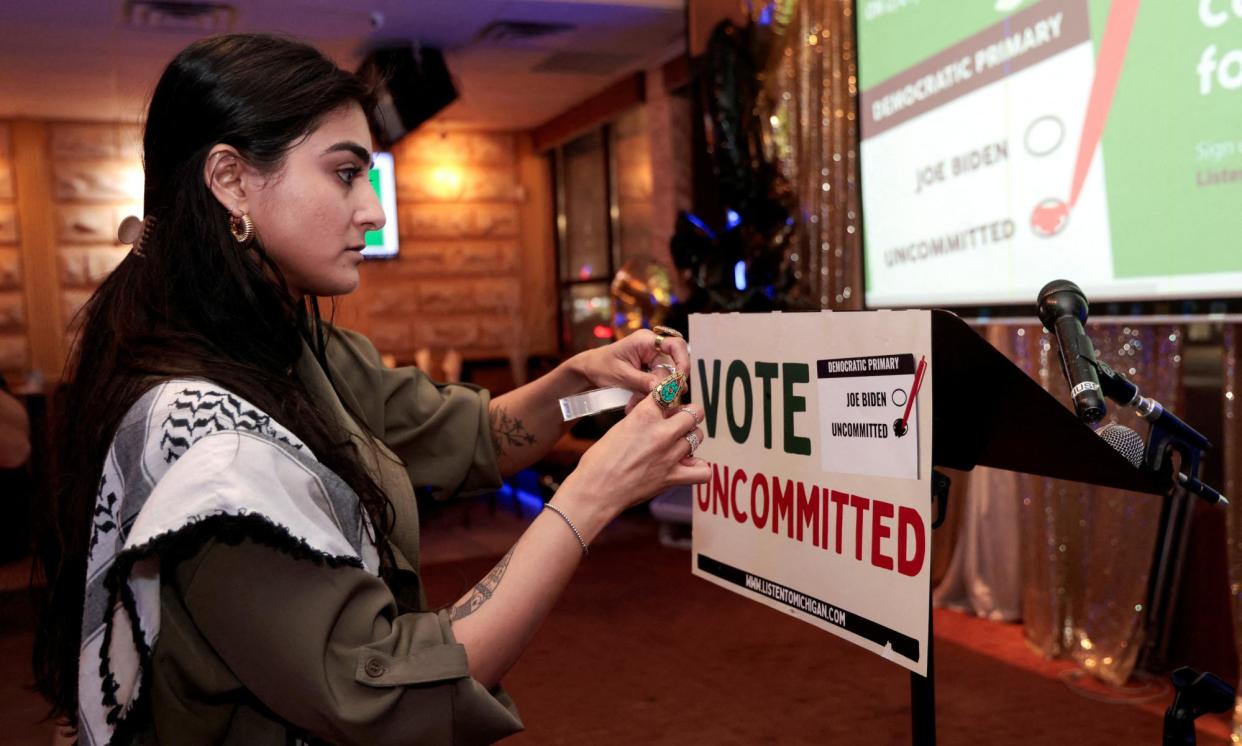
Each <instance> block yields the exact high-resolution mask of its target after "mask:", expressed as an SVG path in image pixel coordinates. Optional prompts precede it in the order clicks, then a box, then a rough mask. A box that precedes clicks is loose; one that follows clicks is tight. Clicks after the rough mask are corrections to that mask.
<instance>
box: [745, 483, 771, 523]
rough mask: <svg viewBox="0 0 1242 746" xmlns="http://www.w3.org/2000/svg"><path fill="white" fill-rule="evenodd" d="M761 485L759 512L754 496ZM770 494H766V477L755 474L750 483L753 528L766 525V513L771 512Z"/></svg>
mask: <svg viewBox="0 0 1242 746" xmlns="http://www.w3.org/2000/svg"><path fill="white" fill-rule="evenodd" d="M760 486H762V487H763V513H762V514H760V513H759V503H758V502H757V501H756V500H755V496H756V495H758V494H759V487H760ZM771 499H772V497H771V495H769V494H768V478H767V477H765V476H763V475H762V474H756V475H755V478H754V480H753V481H751V483H750V517H751V518H752V519H753V520H754V523H755V528H763V527H764V526H766V525H768V513H770V512H772V506H771V505H770V502H771Z"/></svg>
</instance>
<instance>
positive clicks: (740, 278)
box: [733, 260, 746, 290]
mask: <svg viewBox="0 0 1242 746" xmlns="http://www.w3.org/2000/svg"><path fill="white" fill-rule="evenodd" d="M733 284H734V285H735V286H737V289H738V290H745V289H746V262H744V261H740V260H739V261H738V263H737V264H735V265H733Z"/></svg>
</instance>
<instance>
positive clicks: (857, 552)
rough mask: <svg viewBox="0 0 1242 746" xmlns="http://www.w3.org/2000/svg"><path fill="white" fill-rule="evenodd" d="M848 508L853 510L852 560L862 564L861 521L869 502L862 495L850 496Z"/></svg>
mask: <svg viewBox="0 0 1242 746" xmlns="http://www.w3.org/2000/svg"><path fill="white" fill-rule="evenodd" d="M850 507H852V508H853V509H854V559H856V560H858V561H859V562H862V548H863V520H864V519H865V518H866V517H867V509H868V508H869V507H871V501H870V500H868V499H867V498H865V497H863V496H862V495H850Z"/></svg>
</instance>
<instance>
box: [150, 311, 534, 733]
mask: <svg viewBox="0 0 1242 746" xmlns="http://www.w3.org/2000/svg"><path fill="white" fill-rule="evenodd" d="M331 333H332V337H333V338H332V339H331V341H330V343H329V345H328V356H327V357H328V366H329V368H330V370H331V374H332V378H333V380H335V382H336V384H337V388H338V389H339V390H340V391H341V396H340V398H338V397H337V395H336V393H335V391H334V390H333V387H332V385H331V384H330V383H329V380H328V377H327V376H326V375H325V373H324V371H323V369H322V368H321V367H320V365H319V364H318V362H317V361H316V360H315V357H314V355H312V354H311V353H310V351H309V349H306V350H304V353H303V355H302V360H301V362H300V363H299V365H298V367H297V371H296V372H297V375H298V376H300V377H301V378H302V381H303V382H304V383H305V384H306V386H307V387H308V389H309V390H310V392H311V394H312V396H313V397H314V399H315V400H316V403H317V404H318V405H319V406H320V407H322V408H323V409H324V410H325V411H327V412H329V413H331V414H333V415H334V416H335V417H337V418H338V419H339V421H341V422H342V423H344V424H345V425H346V426H347V427H348V428H349V429H350V430H351V432H353V433H354V434H355V437H359V438H361V437H364V436H362V434H361V431H360V430H359V429H358V427H357V425H356V424H355V422H354V420H353V419H352V418H351V417H350V415H349V414H348V413H347V410H346V408H345V407H344V406H343V405H342V399H343V400H344V403H345V404H347V405H348V407H349V409H350V410H352V411H353V412H354V413H356V414H357V416H358V418H359V419H361V420H362V421H363V423H364V424H365V425H366V427H367V428H368V429H369V430H370V431H371V432H372V433H374V434H376V435H377V436H378V437H379V438H381V440H382V441H383V444H384V445H386V446H387V449H391V450H390V451H389V450H387V449H384V456H388V457H390V456H396V457H397V458H398V459H399V461H398V460H397V459H393V458H387V457H380V458H378V459H375V460H374V462H373V463H370V464H369V465H368V466H369V467H370V469H371V471H372V474H373V475H374V476H375V477H376V478H377V479H378V481H379V482H380V483H381V485H382V486H383V488H384V490H385V492H386V494H387V495H388V497H389V499H390V500H391V502H392V503H393V506H394V508H395V512H396V524H395V529H394V531H393V534H392V536H391V543H392V548H393V553H394V556H395V558H396V562H397V566H398V567H399V568H400V572H399V573H398V575H399V579H398V581H396V582H394V584H393V586H392V587H390V586H389V585H387V584H385V583H384V582H383V581H381V580H380V579H378V578H376V577H375V576H374V575H371V574H370V573H368V572H366V571H365V570H363V569H360V568H356V567H329V566H327V565H325V564H319V563H316V562H314V561H312V560H310V559H306V558H297V557H295V556H293V555H291V554H288V553H283V552H281V551H280V550H279V549H276V548H272V547H271V546H267V545H261V544H259V543H255V542H253V541H250V540H242V541H241V542H240V543H230V542H228V541H225V540H224V539H222V538H220V537H217V538H214V539H211V540H208V541H207V542H206V543H205V544H204V545H202V547H201V548H200V549H198V551H197V552H196V553H195V554H193V555H192V556H191V557H190V558H189V559H186V560H183V561H180V562H178V563H176V565H175V567H168V566H165V567H164V568H163V570H162V573H161V576H162V579H161V582H162V586H161V590H160V593H161V626H160V636H159V639H158V642H157V644H156V645H155V647H154V649H153V650H152V669H153V673H152V676H151V691H150V695H151V696H150V705H149V707H150V726H149V727H148V728H145V729H144V733H143V736H142V737H141V739H140V740H142V741H143V742H146V743H159V744H185V745H187V746H189V745H193V744H215V743H224V744H247V745H255V746H264V745H266V744H272V745H273V746H275V745H277V744H280V745H282V746H283V744H287V743H298V742H308V743H318V742H321V741H327V742H331V743H342V744H376V745H379V744H474V743H491V742H493V741H496V740H498V739H500V738H503V737H505V736H507V735H509V734H512V733H515V732H517V731H519V730H521V728H522V723H521V721H520V720H519V719H518V715H517V710H516V708H515V707H514V705H513V703H512V701H511V700H510V699H509V698H508V696H507V695H506V694H505V693H504V692H503V691H501V690H500V689H499V688H497V689H494V690H492V691H490V692H489V691H488V690H486V689H485V688H484V687H483V686H482V685H480V684H479V683H478V682H476V681H474V680H473V679H471V678H470V677H469V673H468V668H467V661H466V652H465V648H464V647H462V646H461V645H460V644H458V643H457V642H456V640H455V638H454V637H453V630H452V627H451V625H450V623H449V617H448V613H447V611H443V610H441V611H432V610H429V609H428V608H427V604H426V600H425V597H424V594H423V591H422V584H421V581H420V580H419V576H418V572H419V538H418V512H417V505H416V502H415V496H414V488H413V485H418V487H419V488H420V489H423V488H426V489H429V490H430V491H431V493H432V494H434V495H436V496H438V497H448V496H460V495H467V494H471V493H478V492H485V491H488V490H491V489H495V488H496V487H497V486H499V484H500V474H499V472H498V469H497V466H496V457H495V453H494V450H493V447H492V445H491V440H490V434H489V424H488V412H487V407H488V401H489V397H488V394H487V393H486V392H484V391H482V390H478V389H476V388H474V387H471V386H463V385H440V384H435V383H433V382H431V381H430V380H429V379H428V378H427V377H426V376H425V375H424V374H423V373H422V372H420V371H418V370H416V369H414V368H402V369H396V370H392V369H386V368H384V366H383V365H382V364H381V362H380V358H379V354H378V353H377V352H376V350H375V348H374V347H373V346H372V345H371V344H370V342H368V341H367V340H366V339H365V338H364V337H362V336H361V335H358V334H355V333H353V332H347V331H344V330H332V332H331ZM383 447H384V446H381V448H383ZM363 452H364V453H368V452H372V451H371V450H370V449H363Z"/></svg>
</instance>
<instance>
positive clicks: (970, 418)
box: [910, 310, 1167, 746]
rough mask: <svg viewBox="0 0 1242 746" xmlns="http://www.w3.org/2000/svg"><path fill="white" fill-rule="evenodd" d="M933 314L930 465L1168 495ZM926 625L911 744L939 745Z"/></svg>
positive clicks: (913, 694) (966, 331) (950, 317)
mask: <svg viewBox="0 0 1242 746" xmlns="http://www.w3.org/2000/svg"><path fill="white" fill-rule="evenodd" d="M931 315H932V365H933V366H935V374H934V375H933V376H932V391H933V397H934V398H933V401H934V402H935V406H934V412H933V420H932V464H933V465H934V466H936V467H944V468H949V469H958V470H961V471H969V470H971V469H973V468H975V467H976V466H989V467H992V468H994V469H1006V470H1008V471H1016V472H1021V473H1024V474H1036V475H1039V476H1043V477H1051V478H1053V479H1065V480H1069V481H1071V482H1084V483H1086V484H1094V485H1099V486H1102V487H1115V488H1117V489H1122V490H1129V491H1132V492H1141V493H1147V494H1152V495H1163V494H1165V493H1166V492H1167V489H1166V488H1164V487H1162V486H1161V485H1160V484H1159V482H1158V481H1157V480H1156V479H1155V478H1153V477H1152V476H1151V475H1150V474H1148V473H1146V472H1144V471H1142V470H1140V469H1138V468H1137V467H1135V466H1134V465H1132V464H1131V463H1130V462H1129V461H1127V460H1126V458H1125V457H1124V456H1122V455H1121V454H1120V453H1118V452H1117V451H1116V450H1114V449H1113V447H1112V446H1110V445H1109V444H1108V443H1107V442H1105V441H1104V440H1103V439H1102V438H1100V437H1099V436H1098V435H1096V433H1095V432H1094V431H1093V430H1092V429H1091V428H1090V427H1088V426H1086V425H1084V424H1083V423H1082V422H1080V421H1079V420H1078V417H1077V416H1075V415H1074V413H1073V412H1071V411H1070V410H1069V409H1068V408H1067V407H1066V406H1065V405H1063V404H1062V403H1061V402H1060V401H1058V400H1057V399H1056V398H1055V397H1054V396H1052V395H1051V394H1049V393H1048V392H1047V391H1045V390H1044V389H1043V387H1042V386H1040V385H1039V384H1038V383H1036V382H1035V381H1034V380H1032V379H1031V377H1030V376H1028V375H1027V374H1026V373H1025V372H1023V371H1022V369H1020V368H1018V367H1017V366H1016V365H1014V364H1013V363H1012V362H1011V361H1010V360H1009V359H1008V358H1006V357H1005V356H1004V355H1002V354H1001V353H1000V352H999V351H998V350H997V349H996V348H994V347H992V345H990V344H988V342H987V340H985V339H984V338H983V337H981V336H980V335H979V334H978V333H977V332H976V331H975V330H973V329H971V328H970V326H969V325H967V324H966V322H965V321H963V320H962V319H960V318H959V317H958V316H956V315H955V314H953V313H950V312H948V311H940V310H935V311H932V314H931ZM936 481H938V480H933V482H936ZM944 509H945V506H944V505H943V504H942V505H941V506H940V510H941V511H943V510H944ZM930 603H931V599H930V598H929V599H928V604H929V605H930ZM927 623H928V634H927V640H928V650H927V656H928V657H927V676H926V677H924V676H920V675H918V674H916V673H912V674H910V709H911V719H912V726H913V739H912V740H913V743H915V744H918V745H920V746H921V745H923V744H934V743H935V742H936V697H935V670H934V664H935V658H934V656H933V648H934V647H935V638H934V637H933V635H932V629H931V625H932V613H931V609H929V610H928V615H927Z"/></svg>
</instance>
